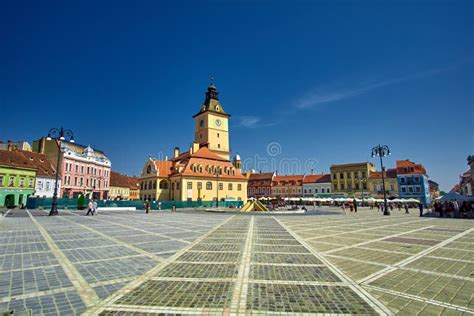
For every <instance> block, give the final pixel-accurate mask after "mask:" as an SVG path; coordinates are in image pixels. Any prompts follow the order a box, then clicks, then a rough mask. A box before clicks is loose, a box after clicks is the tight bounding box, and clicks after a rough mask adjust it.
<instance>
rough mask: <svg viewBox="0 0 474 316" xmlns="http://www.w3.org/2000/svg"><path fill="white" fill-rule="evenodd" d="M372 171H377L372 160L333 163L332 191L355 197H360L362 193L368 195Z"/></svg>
mask: <svg viewBox="0 0 474 316" xmlns="http://www.w3.org/2000/svg"><path fill="white" fill-rule="evenodd" d="M372 172H375V166H374V165H373V164H372V163H370V162H361V163H350V164H342V165H332V166H331V183H332V192H333V193H335V194H337V193H340V194H343V195H346V196H354V197H355V196H357V197H360V196H362V193H364V194H365V195H367V193H368V187H369V183H368V182H369V181H368V178H369V176H370V174H371V173H372Z"/></svg>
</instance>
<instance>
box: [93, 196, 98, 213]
mask: <svg viewBox="0 0 474 316" xmlns="http://www.w3.org/2000/svg"><path fill="white" fill-rule="evenodd" d="M97 214H98V213H97V201H96V200H93V203H92V215H97Z"/></svg>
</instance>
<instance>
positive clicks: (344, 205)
mask: <svg viewBox="0 0 474 316" xmlns="http://www.w3.org/2000/svg"><path fill="white" fill-rule="evenodd" d="M342 210H343V211H344V214H345V213H346V204H345V203H342Z"/></svg>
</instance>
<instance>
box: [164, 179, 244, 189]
mask: <svg viewBox="0 0 474 316" xmlns="http://www.w3.org/2000/svg"><path fill="white" fill-rule="evenodd" d="M173 185H174V183H172V184H171V189H173ZM186 188H187V189H188V190H192V188H193V183H192V182H188V183H187V185H186ZM197 189H198V190H201V189H202V182H198V183H197ZM233 189H234V184H233V183H227V190H229V191H232V190H233ZM176 190H179V182H178V183H176ZM206 190H212V182H210V181H208V182H206ZM219 190H224V183H222V182H220V183H219ZM237 191H242V184H240V183H238V184H237Z"/></svg>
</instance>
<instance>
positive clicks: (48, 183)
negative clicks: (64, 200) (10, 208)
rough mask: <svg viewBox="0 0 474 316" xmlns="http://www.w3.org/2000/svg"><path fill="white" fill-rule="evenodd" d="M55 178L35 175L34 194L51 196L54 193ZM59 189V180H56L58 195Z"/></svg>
mask: <svg viewBox="0 0 474 316" xmlns="http://www.w3.org/2000/svg"><path fill="white" fill-rule="evenodd" d="M55 183H56V178H51V177H41V176H37V177H36V186H35V196H37V197H46V198H51V197H53V195H54V185H55ZM60 189H61V180H60V179H59V180H58V197H59V192H60V191H59V190H60Z"/></svg>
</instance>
